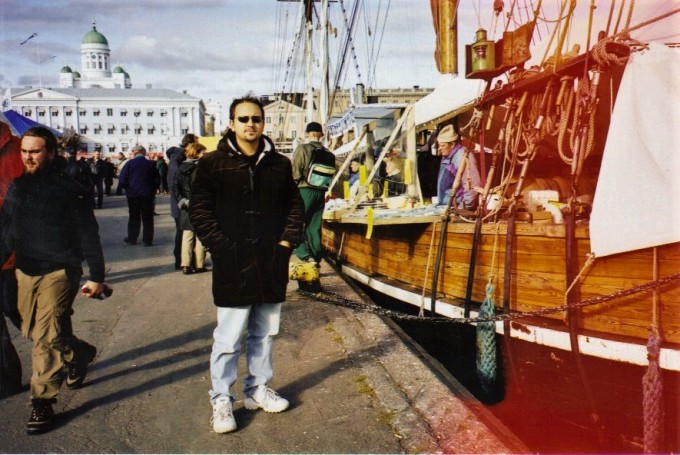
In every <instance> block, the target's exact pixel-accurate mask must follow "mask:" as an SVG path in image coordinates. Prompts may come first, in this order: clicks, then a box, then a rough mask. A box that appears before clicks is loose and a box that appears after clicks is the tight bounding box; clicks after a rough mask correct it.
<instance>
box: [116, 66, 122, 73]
mask: <svg viewBox="0 0 680 455" xmlns="http://www.w3.org/2000/svg"><path fill="white" fill-rule="evenodd" d="M113 72H114V73H125V71H123V68H121V67H120V66H116V67H115V68H114V69H113Z"/></svg>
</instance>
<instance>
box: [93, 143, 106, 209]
mask: <svg viewBox="0 0 680 455" xmlns="http://www.w3.org/2000/svg"><path fill="white" fill-rule="evenodd" d="M90 170H91V172H92V182H93V183H94V191H95V198H96V199H95V203H96V204H97V208H98V209H100V208H102V203H103V202H104V178H105V177H106V173H107V168H106V162H105V161H104V160H103V159H102V152H100V151H99V150H95V152H94V158H92V159H91V160H90Z"/></svg>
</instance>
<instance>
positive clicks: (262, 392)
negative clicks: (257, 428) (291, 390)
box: [244, 385, 290, 412]
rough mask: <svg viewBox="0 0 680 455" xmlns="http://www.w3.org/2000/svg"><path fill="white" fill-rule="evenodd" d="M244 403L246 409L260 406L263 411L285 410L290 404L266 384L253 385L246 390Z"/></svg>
mask: <svg viewBox="0 0 680 455" xmlns="http://www.w3.org/2000/svg"><path fill="white" fill-rule="evenodd" d="M244 404H245V406H246V409H250V410H251V411H252V410H254V409H258V408H262V409H263V410H264V411H265V412H281V411H285V410H286V409H288V406H290V403H288V400H286V399H285V398H283V397H281V396H280V395H279V394H278V393H276V392H275V391H274V390H272V389H270V388H269V387H267V386H266V385H259V386H257V387H253V388H252V389H250V390H249V391H248V392H246V399H245V400H244Z"/></svg>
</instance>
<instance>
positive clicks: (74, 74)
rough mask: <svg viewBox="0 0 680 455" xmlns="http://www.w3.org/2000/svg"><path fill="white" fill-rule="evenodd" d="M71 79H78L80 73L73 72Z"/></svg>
mask: <svg viewBox="0 0 680 455" xmlns="http://www.w3.org/2000/svg"><path fill="white" fill-rule="evenodd" d="M73 78H74V79H80V73H79V72H78V71H74V72H73Z"/></svg>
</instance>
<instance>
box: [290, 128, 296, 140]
mask: <svg viewBox="0 0 680 455" xmlns="http://www.w3.org/2000/svg"><path fill="white" fill-rule="evenodd" d="M290 137H292V138H296V137H297V131H295V130H293V131H291V132H290Z"/></svg>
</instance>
